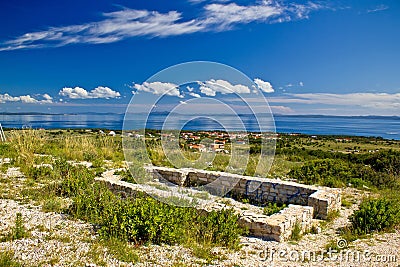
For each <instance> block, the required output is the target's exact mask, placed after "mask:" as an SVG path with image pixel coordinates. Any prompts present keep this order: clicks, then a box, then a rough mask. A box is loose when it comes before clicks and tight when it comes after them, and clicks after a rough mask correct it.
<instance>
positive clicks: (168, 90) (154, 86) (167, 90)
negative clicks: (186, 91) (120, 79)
mask: <svg viewBox="0 0 400 267" xmlns="http://www.w3.org/2000/svg"><path fill="white" fill-rule="evenodd" d="M133 88H134V89H136V90H137V91H142V92H148V93H152V94H154V95H164V94H165V95H169V96H177V97H180V98H182V97H183V96H182V95H181V93H180V91H179V89H178V85H176V84H173V83H163V82H151V83H149V82H144V83H143V84H135V85H134V86H133Z"/></svg>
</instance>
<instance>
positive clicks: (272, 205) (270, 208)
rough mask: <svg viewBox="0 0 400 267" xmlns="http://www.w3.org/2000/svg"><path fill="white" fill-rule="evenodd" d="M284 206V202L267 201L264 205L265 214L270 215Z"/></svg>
mask: <svg viewBox="0 0 400 267" xmlns="http://www.w3.org/2000/svg"><path fill="white" fill-rule="evenodd" d="M284 208H286V204H277V203H276V202H268V204H267V205H266V206H265V207H264V214H265V215H268V216H270V215H272V214H275V213H278V212H279V211H281V210H283V209H284Z"/></svg>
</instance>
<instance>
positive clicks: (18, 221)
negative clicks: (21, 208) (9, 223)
mask: <svg viewBox="0 0 400 267" xmlns="http://www.w3.org/2000/svg"><path fill="white" fill-rule="evenodd" d="M26 237H29V232H28V231H27V230H26V228H25V224H24V220H23V219H22V214H21V213H17V215H16V218H15V225H14V227H13V228H12V229H11V232H10V233H8V234H7V235H6V236H5V237H3V238H1V239H0V240H1V241H2V242H3V241H13V240H18V239H22V238H26Z"/></svg>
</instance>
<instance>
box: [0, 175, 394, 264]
mask: <svg viewBox="0 0 400 267" xmlns="http://www.w3.org/2000/svg"><path fill="white" fill-rule="evenodd" d="M23 181H24V177H23V175H22V174H21V173H20V172H19V171H18V169H8V170H7V171H5V172H3V174H1V175H0V186H1V190H0V193H1V194H0V198H1V199H0V237H1V236H6V235H7V233H9V232H10V231H11V230H12V227H14V225H15V219H16V214H17V213H21V214H22V218H23V221H24V225H25V227H26V229H27V230H28V233H29V234H28V236H27V237H26V238H22V239H18V240H14V241H7V240H0V241H1V242H0V251H12V252H13V253H14V257H15V259H16V260H17V261H18V262H21V263H22V265H23V266H400V254H399V248H400V230H396V231H395V232H393V233H384V234H376V235H373V236H371V237H369V238H368V239H362V240H356V241H354V242H351V243H350V244H344V242H343V241H340V239H341V238H340V236H339V235H338V233H337V230H338V229H340V228H341V227H344V226H346V225H347V224H348V217H349V216H350V215H351V214H352V213H353V211H354V210H355V209H356V208H357V204H358V203H359V202H360V200H361V199H362V197H363V194H365V193H363V192H361V191H358V190H355V189H345V190H344V191H343V196H344V198H346V200H347V201H350V203H353V204H351V205H349V206H348V207H342V208H341V210H340V216H339V217H338V218H337V219H335V220H333V221H332V222H330V223H329V224H327V225H324V226H321V231H320V233H317V234H306V235H304V236H303V237H302V238H301V239H300V240H299V241H288V242H283V243H278V242H273V241H264V240H261V239H258V238H253V237H242V239H241V243H242V248H241V249H240V250H239V251H228V250H226V249H223V248H214V249H213V250H212V252H213V255H214V258H215V260H212V261H210V259H208V261H209V262H207V260H205V259H202V258H201V257H195V256H194V254H195V253H194V252H193V250H192V248H184V247H181V246H158V245H149V246H141V247H133V246H132V247H131V249H132V250H133V251H134V252H135V253H137V254H138V256H139V260H138V261H137V262H136V263H126V262H123V261H120V260H117V259H116V258H115V257H114V256H113V254H112V253H110V251H109V250H108V249H107V248H106V247H104V246H103V245H102V244H101V243H100V242H99V241H98V239H97V236H96V233H95V231H94V230H93V226H92V225H90V224H87V223H84V222H82V221H77V220H71V219H70V218H68V217H67V216H65V215H63V214H58V213H54V212H43V210H42V208H41V207H40V205H33V204H32V203H31V202H29V201H26V200H24V199H23V198H22V197H21V196H20V195H19V191H20V189H21V187H23V184H24V183H23ZM338 241H340V242H339V243H338V244H337V242H338ZM328 244H331V245H336V246H337V245H339V246H342V247H344V248H343V249H342V250H341V253H335V252H334V251H331V253H328V247H329V245H328ZM336 246H335V247H334V248H336ZM303 254H304V258H302V255H303ZM322 254H323V255H324V257H321V255H322ZM346 255H348V256H346ZM357 256H359V259H358V257H357Z"/></svg>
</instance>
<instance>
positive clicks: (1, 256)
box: [0, 251, 22, 267]
mask: <svg viewBox="0 0 400 267" xmlns="http://www.w3.org/2000/svg"><path fill="white" fill-rule="evenodd" d="M20 266H22V265H21V264H19V263H18V262H17V261H15V260H14V253H13V252H11V251H4V252H0V267H20Z"/></svg>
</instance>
